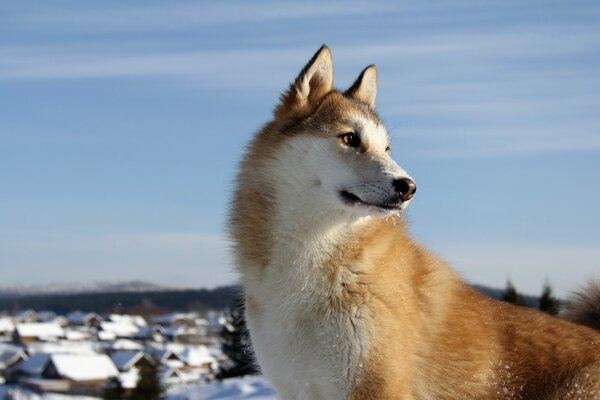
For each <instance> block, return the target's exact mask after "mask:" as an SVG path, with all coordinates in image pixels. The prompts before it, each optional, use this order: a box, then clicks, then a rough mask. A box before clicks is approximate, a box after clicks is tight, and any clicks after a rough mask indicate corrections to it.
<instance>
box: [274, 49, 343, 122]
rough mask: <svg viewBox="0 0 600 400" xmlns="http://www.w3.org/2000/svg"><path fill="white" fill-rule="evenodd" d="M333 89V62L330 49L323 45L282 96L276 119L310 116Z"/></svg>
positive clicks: (276, 111)
mask: <svg viewBox="0 0 600 400" xmlns="http://www.w3.org/2000/svg"><path fill="white" fill-rule="evenodd" d="M332 89H333V61H332V59H331V52H330V51H329V48H328V47H327V46H325V45H323V46H321V48H320V49H319V50H318V51H317V52H316V53H315V55H314V56H313V57H312V58H311V59H310V61H309V62H308V64H306V66H305V67H304V68H303V69H302V71H300V74H299V75H298V77H297V78H296V80H295V81H294V82H293V83H292V84H291V85H290V88H289V89H288V90H287V91H286V92H285V93H283V94H282V95H281V101H280V102H279V105H278V106H277V107H276V108H275V118H284V117H287V116H291V115H306V114H309V113H310V112H311V111H313V110H314V109H315V108H316V106H317V105H318V104H319V101H320V100H321V99H322V98H323V96H325V95H326V94H327V93H329V92H330V91H331V90H332Z"/></svg>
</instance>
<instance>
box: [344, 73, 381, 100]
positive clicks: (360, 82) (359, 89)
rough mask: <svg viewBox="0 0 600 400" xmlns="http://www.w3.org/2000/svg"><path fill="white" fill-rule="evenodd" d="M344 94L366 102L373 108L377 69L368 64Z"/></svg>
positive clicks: (375, 95) (375, 94)
mask: <svg viewBox="0 0 600 400" xmlns="http://www.w3.org/2000/svg"><path fill="white" fill-rule="evenodd" d="M345 94H346V96H350V97H352V98H354V99H356V100H359V101H362V102H363V103H367V105H368V106H369V107H371V108H373V109H375V97H377V69H376V68H375V66H374V65H369V66H368V67H367V68H365V69H364V70H363V71H362V72H361V73H360V75H359V76H358V78H357V79H356V81H355V82H354V84H352V86H350V89H348V90H346V93H345Z"/></svg>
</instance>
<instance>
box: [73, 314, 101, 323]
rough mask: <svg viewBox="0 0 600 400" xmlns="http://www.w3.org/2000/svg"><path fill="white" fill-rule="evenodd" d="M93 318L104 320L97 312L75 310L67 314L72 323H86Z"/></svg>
mask: <svg viewBox="0 0 600 400" xmlns="http://www.w3.org/2000/svg"><path fill="white" fill-rule="evenodd" d="M92 318H95V319H97V320H98V321H102V317H101V316H99V315H98V314H96V313H95V312H82V311H73V312H72V313H69V314H68V315H67V320H68V321H69V323H71V324H85V323H87V322H88V321H89V320H90V319H92Z"/></svg>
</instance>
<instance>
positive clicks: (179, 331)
mask: <svg viewBox="0 0 600 400" xmlns="http://www.w3.org/2000/svg"><path fill="white" fill-rule="evenodd" d="M187 331H188V330H187V329H186V328H184V327H183V326H177V325H173V326H167V327H166V328H165V329H164V333H163V334H164V335H165V336H178V335H183V334H185V333H186V332H187Z"/></svg>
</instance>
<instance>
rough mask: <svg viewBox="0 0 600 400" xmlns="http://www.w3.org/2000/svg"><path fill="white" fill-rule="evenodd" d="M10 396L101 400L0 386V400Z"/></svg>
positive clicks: (18, 398)
mask: <svg viewBox="0 0 600 400" xmlns="http://www.w3.org/2000/svg"><path fill="white" fill-rule="evenodd" d="M7 395H10V396H11V397H10V398H11V399H14V400H100V399H98V398H97V397H88V396H67V395H61V394H54V393H44V394H39V393H35V392H33V391H31V390H29V389H25V388H22V387H17V386H13V385H0V400H4V399H5V398H7V397H8V396H7Z"/></svg>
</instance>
